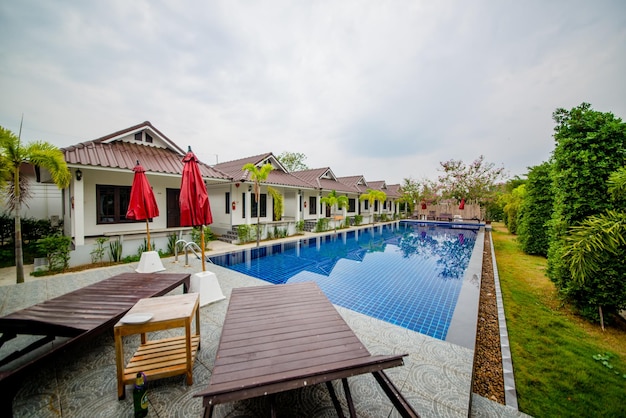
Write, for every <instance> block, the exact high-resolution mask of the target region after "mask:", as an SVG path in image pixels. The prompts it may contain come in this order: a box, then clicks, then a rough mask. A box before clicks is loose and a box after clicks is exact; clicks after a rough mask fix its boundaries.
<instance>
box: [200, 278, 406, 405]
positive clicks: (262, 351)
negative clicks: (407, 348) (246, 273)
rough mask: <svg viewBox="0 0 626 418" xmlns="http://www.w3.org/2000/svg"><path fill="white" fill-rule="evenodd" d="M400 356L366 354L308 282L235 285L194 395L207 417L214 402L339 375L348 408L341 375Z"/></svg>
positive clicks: (378, 367) (376, 368) (373, 368)
mask: <svg viewBox="0 0 626 418" xmlns="http://www.w3.org/2000/svg"><path fill="white" fill-rule="evenodd" d="M404 356H406V354H401V355H388V356H372V355H371V354H370V352H369V351H368V350H367V348H366V347H365V346H364V345H363V344H362V343H361V341H360V340H359V339H358V337H357V336H356V335H355V333H354V332H353V331H352V329H350V327H349V326H348V324H347V323H346V322H345V321H344V319H343V318H342V317H341V315H339V312H337V310H336V309H335V307H334V306H333V304H332V303H331V302H330V301H329V300H328V298H327V297H326V296H325V295H324V293H323V292H322V291H321V289H320V288H319V287H318V286H317V284H316V283H314V282H305V283H296V284H285V285H269V286H256V287H246V288H238V289H233V292H232V295H231V297H230V303H229V306H228V311H227V313H226V318H225V320H224V326H223V329H222V335H221V338H220V342H219V347H218V351H217V354H216V358H215V365H214V369H213V372H212V375H211V381H210V382H209V386H208V387H207V389H206V390H204V391H202V392H200V393H197V394H196V395H194V396H201V397H203V404H204V406H205V407H206V408H207V409H206V412H205V416H210V415H211V414H212V409H213V406H214V405H216V404H220V403H227V402H233V401H237V400H242V399H248V398H252V397H257V396H262V395H269V394H273V393H278V392H282V391H286V390H292V389H296V388H300V387H304V386H306V385H313V384H318V383H329V382H330V381H332V380H335V379H343V380H344V389H345V390H347V393H346V398H347V400H348V404H349V406H350V407H351V411H350V412H351V414H352V412H353V406H352V400H351V398H350V395H349V389H348V386H347V381H345V379H346V378H347V377H350V376H355V375H358V374H363V373H376V372H380V371H382V370H383V369H386V368H390V367H395V366H400V365H402V364H403V357H404ZM377 380H378V378H377ZM379 383H380V382H379ZM381 385H383V383H381ZM327 386H329V390H332V385H329V384H328V385H327ZM394 389H395V388H394ZM394 396H395V395H394ZM400 397H401V395H400ZM331 398H333V402H334V403H335V407H336V408H340V406H339V405H338V402H336V399H335V394H334V393H333V392H331ZM394 405H395V403H394ZM338 412H339V414H340V416H343V415H342V413H341V412H340V410H338ZM407 416H417V414H415V415H407Z"/></svg>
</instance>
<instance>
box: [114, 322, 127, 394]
mask: <svg viewBox="0 0 626 418" xmlns="http://www.w3.org/2000/svg"><path fill="white" fill-rule="evenodd" d="M114 334H115V335H114V337H115V366H116V368H117V399H118V400H120V401H121V400H123V399H124V398H126V386H125V385H124V344H123V341H122V336H121V335H120V332H119V331H118V330H117V329H116V330H115V332H114Z"/></svg>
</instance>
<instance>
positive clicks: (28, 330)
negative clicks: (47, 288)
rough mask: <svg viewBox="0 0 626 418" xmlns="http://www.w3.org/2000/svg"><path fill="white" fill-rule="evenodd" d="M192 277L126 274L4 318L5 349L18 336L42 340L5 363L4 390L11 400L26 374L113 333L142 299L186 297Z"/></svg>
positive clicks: (1, 368)
mask: <svg viewBox="0 0 626 418" xmlns="http://www.w3.org/2000/svg"><path fill="white" fill-rule="evenodd" d="M190 277H191V275H190V274H187V273H185V274H176V273H122V274H118V275H116V276H112V277H109V278H106V279H104V280H101V281H99V282H96V283H94V284H91V285H89V286H85V287H83V288H80V289H77V290H75V291H73V292H70V293H66V294H64V295H61V296H59V297H56V298H53V299H50V300H46V301H44V302H41V303H38V304H36V305H33V306H30V307H28V308H25V309H21V310H18V311H16V312H13V313H10V314H8V315H5V316H3V317H0V334H1V337H0V347H1V346H2V345H3V344H4V343H5V342H7V341H9V340H12V339H14V338H16V337H17V336H19V335H32V336H38V337H39V340H37V341H35V342H33V343H31V344H30V345H28V346H27V347H21V348H20V349H19V350H16V351H14V352H13V353H10V354H8V355H6V356H5V357H3V358H2V359H0V390H2V391H3V393H4V394H5V395H7V397H8V398H10V399H11V400H12V398H13V396H14V394H15V392H16V391H17V389H18V388H19V385H20V382H21V380H22V379H23V378H24V375H25V373H26V372H28V371H29V370H31V369H33V368H36V367H39V365H40V363H41V362H42V361H45V360H46V359H47V358H50V357H51V356H52V355H54V354H56V353H59V352H62V351H64V350H66V349H67V348H68V347H69V346H70V345H75V344H77V343H80V342H81V341H84V340H86V339H88V338H93V337H95V336H97V335H99V334H100V333H102V332H104V331H106V330H109V329H112V328H113V325H115V324H116V323H117V321H119V319H120V318H121V317H122V316H124V314H125V313H126V312H127V311H128V310H129V309H130V308H132V307H133V305H134V304H135V303H137V301H138V300H139V299H143V298H149V297H154V296H162V295H165V294H167V293H169V292H170V291H172V290H174V289H176V288H177V287H179V286H180V285H183V291H184V292H187V290H188V289H189V282H190ZM53 342H54V344H53ZM0 412H2V413H0V415H2V416H10V414H11V402H9V401H8V402H4V403H2V404H0Z"/></svg>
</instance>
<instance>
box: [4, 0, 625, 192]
mask: <svg viewBox="0 0 626 418" xmlns="http://www.w3.org/2000/svg"><path fill="white" fill-rule="evenodd" d="M625 75H626V2H624V1H623V0H615V1H608V0H596V1H593V2H591V1H588V0H585V1H579V0H572V1H569V0H562V1H558V0H552V1H551V0H528V1H509V0H504V1H497V0H491V1H486V0H475V1H462V0H458V1H451V0H442V1H432V0H412V1H404V0H397V1H385V0H374V1H369V0H362V1H352V0H331V1H315V0H308V1H275V0H265V1H235V0H225V1H186V0H174V1H163V0H161V1H159V0H154V1H149V0H133V1H127V0H109V1H74V0H71V1H65V0H57V1H49V0H20V1H3V2H1V3H0V126H3V127H5V128H7V129H10V130H11V131H13V132H15V133H16V134H17V133H18V132H19V130H20V121H21V120H22V118H23V122H22V130H21V138H22V140H23V141H24V142H30V141H36V140H43V141H47V142H50V143H52V144H54V145H56V146H58V147H66V146H69V145H73V144H77V143H79V142H84V141H89V140H93V139H96V138H99V137H102V136H105V135H108V134H110V133H113V132H116V131H118V130H122V129H125V128H128V127H130V126H133V125H136V124H139V123H142V122H144V121H150V122H151V123H152V124H153V125H154V126H155V127H156V128H157V129H159V130H160V131H161V132H162V133H163V134H165V135H166V136H167V137H168V138H169V139H171V140H172V141H173V142H175V143H176V144H177V145H179V146H180V147H181V148H183V149H186V148H187V146H188V145H189V146H191V147H192V149H193V150H194V152H195V153H196V154H197V155H198V156H199V157H200V159H202V160H203V161H204V162H206V163H208V164H214V163H215V162H226V161H231V160H235V159H239V158H244V157H248V156H253V155H258V154H263V153H266V152H272V153H274V154H275V155H277V156H278V155H280V154H281V153H283V152H294V153H296V152H297V153H302V154H304V155H305V156H306V159H305V160H304V163H305V164H306V165H308V167H309V168H321V167H330V168H331V169H332V171H333V172H334V173H335V175H337V176H353V175H363V176H364V177H365V179H366V181H380V180H384V181H386V183H387V184H397V183H401V182H403V179H405V178H411V179H414V180H421V179H427V178H428V179H433V180H434V179H436V178H437V176H438V175H439V174H441V171H440V162H443V161H448V160H451V159H454V160H461V161H463V162H465V163H468V164H469V163H470V162H472V161H473V160H475V159H476V158H478V157H479V156H481V155H483V156H484V159H485V161H486V162H488V163H491V164H493V165H494V166H495V167H504V169H505V172H506V174H507V176H508V177H512V176H515V175H520V176H523V175H524V174H525V173H526V172H527V171H528V168H529V167H532V166H535V165H538V164H541V163H542V162H544V161H547V160H548V159H549V158H550V155H551V153H552V151H553V149H554V139H553V137H552V135H553V131H554V126H555V124H554V121H553V120H552V113H553V112H554V111H555V110H556V109H557V108H565V109H571V108H573V107H575V106H578V105H580V104H581V103H583V102H587V103H590V104H591V105H592V107H593V109H594V110H598V111H602V112H611V113H613V114H614V115H615V116H617V117H619V118H622V119H625V118H626V78H625Z"/></svg>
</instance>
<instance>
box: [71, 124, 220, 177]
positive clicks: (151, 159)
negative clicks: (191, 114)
mask: <svg viewBox="0 0 626 418" xmlns="http://www.w3.org/2000/svg"><path fill="white" fill-rule="evenodd" d="M142 127H150V129H151V130H152V131H153V132H155V133H157V134H158V135H160V136H161V138H160V139H161V140H163V141H164V142H165V143H166V144H167V146H168V148H163V147H159V146H153V145H146V144H145V143H132V142H125V141H118V140H115V139H114V138H116V137H120V136H123V135H125V134H128V133H130V132H132V131H134V130H137V129H139V128H142ZM61 151H62V152H63V154H64V156H65V161H66V163H67V164H70V165H82V166H92V167H105V168H117V169H129V170H131V169H132V168H133V167H134V166H135V165H136V164H137V160H139V163H140V164H141V165H142V166H143V167H144V168H145V169H146V171H148V172H152V173H166V174H180V175H182V173H183V163H182V159H183V156H184V155H185V152H184V151H183V150H182V149H181V148H180V147H178V146H177V145H176V144H174V143H173V142H172V141H170V140H169V139H168V138H167V137H165V136H164V135H163V134H161V133H160V132H159V131H158V130H156V128H154V127H153V126H152V125H150V122H144V123H142V124H139V125H135V126H133V127H131V128H128V129H124V130H122V131H118V132H115V133H114V134H110V135H107V136H104V137H102V138H98V139H95V140H93V141H87V142H81V143H79V144H76V145H72V146H69V147H65V148H61ZM200 171H201V173H202V176H203V177H205V178H213V179H220V180H230V177H229V176H228V175H227V174H225V173H224V172H222V171H220V170H218V169H215V168H213V167H210V166H209V165H207V164H204V163H202V162H200Z"/></svg>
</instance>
